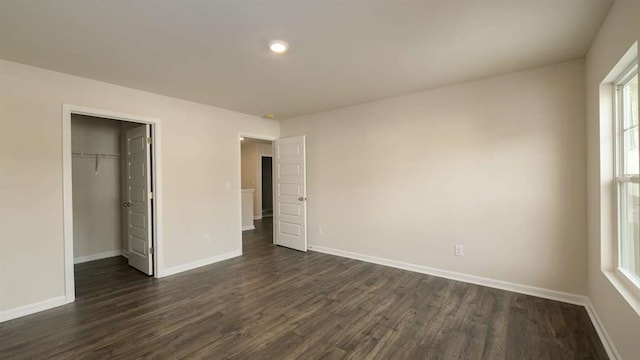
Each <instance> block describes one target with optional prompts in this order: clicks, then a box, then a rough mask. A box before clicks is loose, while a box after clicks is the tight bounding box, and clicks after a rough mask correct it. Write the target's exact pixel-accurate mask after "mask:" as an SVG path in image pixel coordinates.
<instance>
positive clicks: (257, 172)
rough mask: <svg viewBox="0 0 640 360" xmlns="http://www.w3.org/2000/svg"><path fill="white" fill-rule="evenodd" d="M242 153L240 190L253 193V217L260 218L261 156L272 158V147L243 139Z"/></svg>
mask: <svg viewBox="0 0 640 360" xmlns="http://www.w3.org/2000/svg"><path fill="white" fill-rule="evenodd" d="M241 151H242V188H243V189H255V191H254V192H253V216H254V217H255V218H261V217H262V162H261V161H262V160H261V156H262V155H269V156H273V146H272V145H271V143H269V142H266V141H254V140H251V139H245V140H243V141H242V144H241Z"/></svg>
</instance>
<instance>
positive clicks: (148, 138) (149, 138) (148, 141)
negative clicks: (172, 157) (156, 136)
mask: <svg viewBox="0 0 640 360" xmlns="http://www.w3.org/2000/svg"><path fill="white" fill-rule="evenodd" d="M147 144H151V136H149V137H147Z"/></svg>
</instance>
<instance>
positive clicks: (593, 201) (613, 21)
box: [586, 0, 640, 359]
mask: <svg viewBox="0 0 640 360" xmlns="http://www.w3.org/2000/svg"><path fill="white" fill-rule="evenodd" d="M638 39H640V1H637V0H616V2H615V3H614V5H613V7H612V9H611V11H610V13H609V15H608V17H607V19H606V21H605V23H604V24H603V26H602V28H601V29H600V31H599V32H598V35H597V36H596V38H595V40H594V42H593V44H592V46H591V49H590V50H589V53H588V55H587V58H586V94H587V156H588V157H587V160H588V161H587V167H588V171H587V190H588V199H589V202H588V213H587V214H588V239H589V241H588V249H589V257H588V268H589V270H588V274H589V277H588V280H589V283H588V286H589V291H588V295H589V298H590V300H591V302H592V303H593V306H594V308H595V309H596V312H597V313H598V316H599V317H600V320H601V321H602V323H603V325H604V327H605V328H606V330H607V332H608V333H609V335H610V336H611V338H612V340H613V342H614V344H615V346H616V348H617V349H618V351H619V353H620V355H621V357H622V358H623V359H639V358H640V343H639V342H638V339H639V335H638V334H640V315H639V314H638V313H636V312H635V311H634V310H633V309H632V308H631V307H630V305H629V304H628V303H627V302H626V301H625V299H624V298H623V297H622V296H621V295H620V293H619V292H618V291H617V290H616V289H615V288H614V287H613V285H612V284H611V282H610V281H609V280H608V279H607V277H605V276H604V274H603V272H602V271H601V257H602V255H603V249H607V248H608V247H609V246H608V244H610V243H611V242H612V241H614V239H615V235H614V222H613V221H612V220H613V218H612V215H611V214H612V213H613V206H612V204H613V200H614V198H613V189H612V183H611V179H612V175H613V171H612V169H613V164H612V157H611V156H607V155H606V154H607V153H608V154H611V152H610V151H607V150H608V149H606V148H603V149H602V150H603V157H602V158H601V152H600V151H601V148H600V141H601V140H602V141H603V142H604V143H603V144H604V146H611V131H610V129H608V128H607V124H606V123H603V124H600V122H599V120H600V116H599V115H600V107H599V103H600V98H599V85H600V83H601V82H602V81H603V80H604V78H605V76H607V74H608V73H609V72H610V71H611V69H612V68H613V67H614V66H615V65H616V63H617V62H618V60H620V58H621V57H622V56H623V55H624V54H625V52H626V51H627V50H628V49H629V48H630V47H631V46H632V45H633V43H634V42H636V41H638Z"/></svg>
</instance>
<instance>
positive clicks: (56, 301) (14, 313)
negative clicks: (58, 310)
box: [0, 296, 68, 323]
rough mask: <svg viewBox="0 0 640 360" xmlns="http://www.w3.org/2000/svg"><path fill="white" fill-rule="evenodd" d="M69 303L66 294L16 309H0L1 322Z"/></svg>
mask: <svg viewBox="0 0 640 360" xmlns="http://www.w3.org/2000/svg"><path fill="white" fill-rule="evenodd" d="M66 303H68V301H67V298H66V297H65V296H58V297H54V298H51V299H47V300H44V301H40V302H37V303H33V304H29V305H24V306H20V307H17V308H14V309H9V310H4V311H0V323H1V322H4V321H9V320H12V319H16V318H19V317H23V316H27V315H31V314H34V313H37V312H40V311H44V310H49V309H52V308H54V307H58V306H61V305H64V304H66Z"/></svg>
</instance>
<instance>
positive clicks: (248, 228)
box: [242, 225, 256, 231]
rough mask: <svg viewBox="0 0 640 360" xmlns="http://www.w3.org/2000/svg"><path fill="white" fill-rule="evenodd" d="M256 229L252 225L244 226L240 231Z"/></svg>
mask: <svg viewBox="0 0 640 360" xmlns="http://www.w3.org/2000/svg"><path fill="white" fill-rule="evenodd" d="M255 228H256V227H255V226H254V225H245V226H243V227H242V231H247V230H253V229H255Z"/></svg>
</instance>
